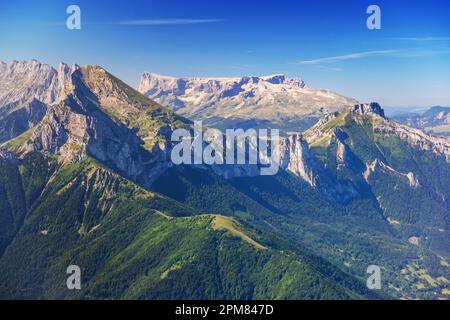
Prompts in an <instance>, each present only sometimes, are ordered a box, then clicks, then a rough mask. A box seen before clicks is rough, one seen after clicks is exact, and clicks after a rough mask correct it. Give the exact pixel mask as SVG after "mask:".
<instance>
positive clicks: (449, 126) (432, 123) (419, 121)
mask: <svg viewBox="0 0 450 320" xmlns="http://www.w3.org/2000/svg"><path fill="white" fill-rule="evenodd" d="M392 119H394V120H395V121H398V122H400V123H403V124H407V125H408V126H411V127H414V128H418V129H422V130H424V131H426V132H429V133H431V134H435V135H441V136H450V107H440V106H436V107H431V108H430V109H428V110H426V111H424V112H422V113H403V114H397V115H395V116H393V117H392Z"/></svg>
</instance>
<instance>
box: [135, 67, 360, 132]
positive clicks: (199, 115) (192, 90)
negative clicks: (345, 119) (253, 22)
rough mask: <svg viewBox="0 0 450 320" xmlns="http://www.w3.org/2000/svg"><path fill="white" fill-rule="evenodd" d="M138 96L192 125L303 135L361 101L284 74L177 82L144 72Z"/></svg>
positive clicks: (189, 79)
mask: <svg viewBox="0 0 450 320" xmlns="http://www.w3.org/2000/svg"><path fill="white" fill-rule="evenodd" d="M138 90H139V92H141V93H143V94H144V95H146V96H147V97H149V98H152V99H154V100H155V101H157V102H159V103H161V104H162V105H165V106H168V107H170V108H171V109H172V110H175V111H176V112H177V113H179V114H181V115H183V116H186V117H188V118H190V119H193V120H198V119H202V120H203V121H204V122H205V124H207V125H210V126H213V127H217V128H219V129H224V128H249V127H252V128H255V127H256V128H257V127H273V128H280V129H282V130H284V131H286V132H289V131H293V132H299V131H304V130H306V129H307V128H309V127H311V126H312V125H313V124H315V123H316V122H317V120H318V119H319V118H320V117H321V116H323V115H324V114H326V113H328V112H333V111H338V110H342V109H344V108H345V107H349V106H352V105H354V104H356V103H357V102H356V101H355V100H354V99H351V98H347V97H344V96H342V95H339V94H337V93H334V92H331V91H329V90H322V89H313V88H309V87H307V86H306V85H305V83H304V82H303V80H301V79H296V78H288V77H286V76H285V75H282V74H279V75H272V76H265V77H242V78H175V77H168V76H161V75H157V74H153V73H144V74H143V75H142V77H141V81H140V84H139V89H138Z"/></svg>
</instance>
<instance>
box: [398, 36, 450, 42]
mask: <svg viewBox="0 0 450 320" xmlns="http://www.w3.org/2000/svg"><path fill="white" fill-rule="evenodd" d="M389 39H392V40H400V41H416V42H420V41H450V37H394V38H389Z"/></svg>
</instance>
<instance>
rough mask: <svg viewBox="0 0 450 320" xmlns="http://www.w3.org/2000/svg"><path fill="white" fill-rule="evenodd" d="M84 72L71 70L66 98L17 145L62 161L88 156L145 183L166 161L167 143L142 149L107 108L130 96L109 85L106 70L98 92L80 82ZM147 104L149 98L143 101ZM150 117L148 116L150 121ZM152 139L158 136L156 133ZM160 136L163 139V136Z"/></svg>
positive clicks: (28, 150)
mask: <svg viewBox="0 0 450 320" xmlns="http://www.w3.org/2000/svg"><path fill="white" fill-rule="evenodd" d="M85 72H86V70H85V69H84V68H77V69H73V70H72V71H71V74H70V78H69V80H68V82H67V83H66V85H65V91H66V96H65V98H64V99H62V100H61V101H60V102H58V103H57V104H54V105H52V106H51V107H49V109H48V111H47V113H46V115H45V117H44V118H43V119H42V121H40V123H39V124H38V125H37V126H36V127H35V128H34V129H33V133H32V135H31V137H30V138H29V139H28V140H27V141H26V142H25V143H23V144H22V146H21V152H30V151H40V152H44V153H50V154H56V155H58V156H59V160H60V161H62V162H65V163H67V162H77V161H81V160H83V159H85V158H86V157H87V156H91V157H93V158H95V159H97V160H99V161H100V162H102V163H104V164H106V165H108V166H109V167H111V168H112V169H114V170H116V171H117V172H118V173H120V174H121V175H123V176H125V177H127V178H130V179H132V180H134V181H136V182H138V183H140V184H142V185H144V186H150V185H151V183H152V182H153V181H154V179H155V178H156V177H157V176H158V175H159V174H160V173H161V172H163V171H164V170H165V169H166V168H167V167H168V166H170V165H171V163H170V161H169V160H170V159H169V158H168V156H169V154H168V153H167V151H168V150H167V149H168V148H166V145H165V144H166V143H167V142H161V143H156V144H154V145H153V146H152V147H151V148H150V149H147V148H145V146H144V144H145V142H144V141H143V140H142V139H141V137H139V136H138V135H137V134H136V130H134V129H133V128H130V127H128V126H126V124H125V123H123V122H122V121H120V119H117V118H116V117H115V115H113V114H109V113H108V112H109V111H110V108H112V107H114V105H120V106H121V107H122V108H123V106H124V105H125V104H126V103H127V99H129V98H130V97H129V96H127V94H126V92H124V90H120V89H119V88H118V87H117V86H114V85H112V84H114V81H115V79H114V78H112V77H110V75H109V74H108V73H106V72H101V73H100V75H99V78H98V82H99V83H100V84H107V83H109V84H110V85H109V86H107V87H106V88H107V90H104V91H99V90H98V87H93V84H92V83H91V82H89V81H85V77H84V75H85ZM130 89H131V88H130ZM107 97H114V99H115V101H114V102H115V104H114V105H108V106H104V105H102V103H105V101H113V100H107V99H108V98H107ZM148 104H149V105H151V104H152V102H151V101H150V100H148ZM133 107H134V108H138V107H139V108H140V110H141V109H142V110H144V111H147V112H150V111H151V110H150V109H148V110H147V109H146V106H145V105H139V106H137V105H134V106H130V112H132V111H133ZM144 115H145V113H143V114H142V116H144ZM151 120H152V119H151V117H150V116H149V122H150V121H151ZM160 127H161V126H160ZM159 129H160V128H159ZM155 134H161V130H155ZM154 138H155V139H156V140H157V138H158V137H157V136H155V137H154ZM159 139H160V140H163V137H160V138H159Z"/></svg>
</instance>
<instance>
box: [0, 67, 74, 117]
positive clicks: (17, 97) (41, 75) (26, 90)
mask: <svg viewBox="0 0 450 320" xmlns="http://www.w3.org/2000/svg"><path fill="white" fill-rule="evenodd" d="M70 70H71V68H70V67H69V66H68V65H66V64H64V63H61V64H60V65H59V67H58V70H56V69H54V68H53V67H51V66H49V65H48V64H45V63H41V62H39V61H37V60H30V61H12V62H10V63H4V62H1V63H0V108H1V107H3V106H6V105H8V104H11V103H24V102H26V101H30V100H32V99H36V100H39V101H41V102H43V103H45V104H53V103H56V102H58V101H59V100H60V99H62V98H63V96H64V87H65V82H66V81H67V80H68V77H69V74H70Z"/></svg>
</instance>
